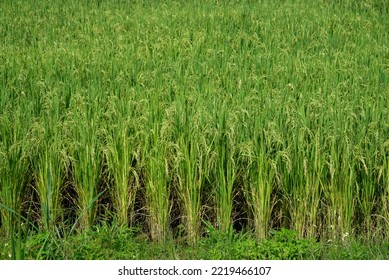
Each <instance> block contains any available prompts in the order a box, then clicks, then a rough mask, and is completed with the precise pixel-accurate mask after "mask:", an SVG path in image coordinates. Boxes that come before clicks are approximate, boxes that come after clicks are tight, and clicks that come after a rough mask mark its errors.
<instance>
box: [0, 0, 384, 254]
mask: <svg viewBox="0 0 389 280" xmlns="http://www.w3.org/2000/svg"><path fill="white" fill-rule="evenodd" d="M335 2H336V1H335ZM335 2H334V1H307V0H299V1H283V3H282V5H280V4H279V3H274V1H260V2H258V1H257V2H256V1H227V2H226V1H206V0H204V1H175V5H167V4H166V1H131V3H129V2H128V1H88V2H85V3H81V4H80V3H78V1H75V0H66V1H58V0H54V1H39V3H36V1H3V2H2V13H1V15H0V38H1V42H0V162H1V163H0V205H1V206H2V207H1V208H0V219H1V224H0V233H1V234H3V235H4V236H5V237H6V238H10V237H11V236H14V235H15V234H17V232H18V229H19V228H20V226H21V225H20V221H21V220H20V219H19V217H24V218H25V217H27V215H28V213H27V212H28V211H27V210H26V209H27V208H28V207H27V206H26V205H32V207H33V211H32V212H33V215H32V216H31V217H30V218H31V220H32V223H31V224H33V225H38V228H39V230H43V231H45V232H46V233H47V234H49V235H47V236H50V237H48V238H46V237H45V236H46V235H43V237H42V238H43V240H40V239H39V238H40V237H39V238H38V237H36V238H37V241H36V243H39V242H43V243H44V244H45V245H44V248H46V247H45V246H51V245H50V244H52V246H53V250H51V249H50V250H49V248H47V250H48V251H49V252H52V254H54V255H58V254H64V255H66V253H64V249H61V250H60V251H58V252H60V253H55V252H57V251H55V250H57V249H55V248H57V247H56V246H57V245H55V244H56V243H55V242H54V241H53V240H55V239H56V238H57V237H55V238H54V237H52V236H58V232H57V231H58V228H61V227H62V228H64V230H63V232H61V235H63V236H68V235H69V236H72V234H73V233H74V232H82V230H85V231H90V230H91V229H92V228H93V227H94V226H96V225H97V224H98V223H100V222H102V221H106V222H112V221H113V220H115V221H117V222H118V223H119V224H120V225H121V226H128V225H129V226H130V227H132V226H136V227H140V228H142V229H143V231H144V234H145V235H147V236H149V237H150V238H151V239H152V240H153V241H158V242H160V243H166V242H168V241H170V239H171V238H173V239H174V238H176V236H174V234H175V232H177V231H178V230H180V229H182V230H181V232H180V234H181V235H184V236H180V238H176V239H177V240H185V242H187V243H188V244H191V245H192V246H194V245H195V244H198V243H199V242H200V241H201V235H202V231H203V230H204V227H206V226H204V224H202V223H201V222H200V221H201V220H206V221H207V222H208V223H210V224H212V225H213V226H214V227H215V228H216V229H218V231H220V232H223V234H224V235H225V236H223V237H220V238H221V239H222V240H224V239H225V238H227V237H228V238H229V239H227V240H224V241H223V242H222V243H225V242H227V243H228V242H232V243H234V244H235V241H236V240H235V239H234V238H237V237H235V235H234V234H232V233H233V232H234V230H238V229H239V230H240V228H243V229H244V230H245V231H247V232H253V234H254V235H255V237H256V239H258V240H263V241H264V242H263V244H262V243H261V242H260V243H261V244H262V245H260V246H259V245H256V246H257V247H256V248H257V249H255V250H254V251H252V250H249V249H247V252H259V251H261V250H262V249H261V248H262V247H263V246H264V248H265V247H266V246H267V248H265V249H264V250H265V251H266V252H271V253H269V255H267V256H266V257H268V258H283V257H285V258H299V257H301V256H307V255H306V251H305V249H306V247H305V246H308V245H306V244H305V243H301V242H300V241H299V240H304V238H316V239H320V240H321V241H323V242H325V241H328V240H334V241H340V240H342V238H343V236H344V235H345V234H349V235H350V236H353V237H358V236H362V237H364V238H366V239H367V240H370V241H377V240H379V239H384V240H385V239H388V237H389V223H388V221H389V160H388V159H389V149H388V147H389V145H388V139H389V123H388V121H387V120H388V119H389V94H388V93H389V91H388V89H389V67H388V65H389V56H388V47H387V46H388V45H389V36H388V33H387V30H389V22H388V20H387V18H388V17H389V11H388V4H387V3H386V2H385V1H382V0H364V1H342V3H336V4H334V3H335ZM22 220H23V219H22ZM75 221H76V222H75ZM64 224H66V225H69V224H70V225H71V229H69V228H67V227H66V226H64ZM28 226H29V227H30V229H31V228H33V227H32V226H31V225H28ZM275 228H288V229H294V230H295V231H296V234H297V236H298V238H292V237H291V236H289V234H290V233H287V232H283V233H279V234H275V235H274V236H273V235H272V234H271V232H272V229H275ZM34 230H35V229H34ZM281 232H282V231H281ZM80 234H81V233H80ZM218 234H220V233H218ZM231 234H232V236H231ZM280 234H281V235H286V236H289V237H288V238H289V239H290V242H284V241H280V240H279V238H280V236H279V235H280ZM181 237H183V238H182V239H181ZM231 238H232V239H231ZM266 238H269V239H266ZM211 239H212V238H211ZM45 240H46V241H45ZM231 240H232V241H231ZM234 240H235V241H234ZM266 240H272V241H271V242H272V243H269V244H267V243H266ZM207 242H210V241H207ZM253 242H254V241H253ZM258 242H259V241H258ZM282 242H284V243H290V244H291V245H287V246H284V247H285V250H283V243H282ZM92 243H93V242H92ZM238 243H239V244H240V242H238ZM243 243H244V242H243ZM251 243H252V241H250V242H248V244H251ZM216 244H217V242H216ZM258 244H259V243H258ZM277 244H278V245H277ZM84 245H85V246H84ZM84 245H83V246H81V247H80V248H84V249H85V250H87V251H88V250H92V248H88V245H86V244H84ZM95 245H96V246H97V244H95ZM251 245H252V244H251ZM251 245H250V246H251ZM61 246H62V245H61ZM61 246H59V248H62V247H61ZM64 246H65V245H64ZM155 246H158V245H155ZM234 246H235V245H234ZM234 246H231V248H235V247H234ZM239 246H243V248H246V247H244V245H239ZM247 246H249V245H247ZM261 246H262V247H261ZM32 247H35V245H34V246H32ZM45 250H46V249H45ZM228 250H229V249H228ZM231 250H232V249H231ZM236 250H239V251H240V252H242V254H243V251H244V250H243V249H242V248H240V249H239V248H236ZM230 253H231V252H228V253H223V251H221V252H219V251H218V250H215V251H214V253H213V254H214V255H213V256H214V257H215V258H222V257H226V256H228V254H230ZM42 254H43V252H42ZM90 254H91V255H93V256H95V257H96V258H100V257H101V256H100V255H99V252H93V253H90ZM250 254H251V253H250ZM253 254H256V253H253ZM238 255H241V253H239V254H238ZM79 256H81V255H79ZM307 257H309V256H307Z"/></svg>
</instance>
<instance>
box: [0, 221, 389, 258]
mask: <svg viewBox="0 0 389 280" xmlns="http://www.w3.org/2000/svg"><path fill="white" fill-rule="evenodd" d="M20 246H22V248H21V251H22V254H19V255H18V256H15V255H13V253H12V251H13V250H12V248H11V247H12V243H11V242H10V240H6V239H2V240H1V241H0V259H2V260H7V259H15V258H23V259H35V260H39V259H42V260H44V259H58V260H61V259H67V260H107V259H112V260H119V259H126V260H139V259H146V260H147V259H174V260H175V259H177V260H178V259H181V260H185V259H188V260H201V259H209V260H228V259H234V260H385V259H388V258H389V243H388V242H386V243H385V242H377V243H373V242H366V240H358V239H355V238H352V237H350V236H347V237H346V236H345V237H344V239H343V240H342V241H337V242H334V241H327V242H318V241H316V240H312V239H299V238H298V237H297V233H296V232H294V231H290V230H286V229H282V230H280V231H272V232H271V234H270V237H269V238H268V239H266V240H261V241H260V240H258V239H256V238H255V235H254V234H253V233H244V234H242V233H240V234H225V233H222V232H220V231H217V230H216V229H210V230H209V231H208V233H207V236H206V237H204V238H202V239H201V241H199V242H198V243H197V244H196V245H189V244H187V243H186V242H183V241H180V240H177V239H176V240H167V241H165V242H164V243H158V242H150V241H149V239H148V238H147V237H145V236H144V235H143V234H142V233H141V232H140V231H139V230H134V229H132V230H131V229H129V228H127V227H112V226H100V227H95V228H94V229H93V230H89V231H85V232H83V233H82V234H77V235H72V236H69V237H67V238H66V239H64V238H62V239H59V238H56V237H54V236H52V235H48V234H47V233H44V232H41V233H37V234H33V235H28V236H27V237H26V239H25V240H24V241H23V243H22V244H20Z"/></svg>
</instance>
